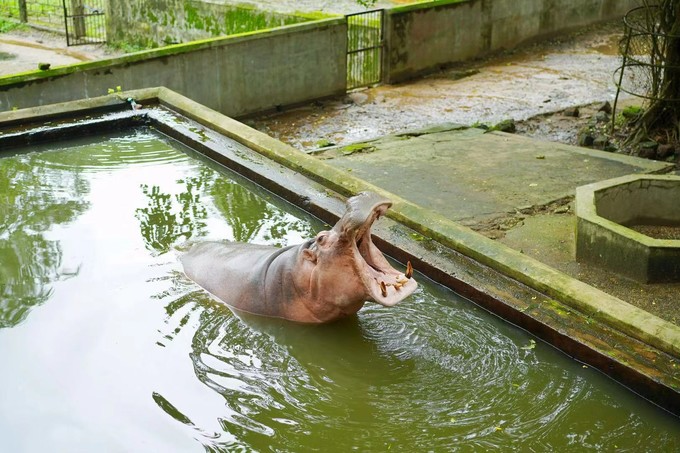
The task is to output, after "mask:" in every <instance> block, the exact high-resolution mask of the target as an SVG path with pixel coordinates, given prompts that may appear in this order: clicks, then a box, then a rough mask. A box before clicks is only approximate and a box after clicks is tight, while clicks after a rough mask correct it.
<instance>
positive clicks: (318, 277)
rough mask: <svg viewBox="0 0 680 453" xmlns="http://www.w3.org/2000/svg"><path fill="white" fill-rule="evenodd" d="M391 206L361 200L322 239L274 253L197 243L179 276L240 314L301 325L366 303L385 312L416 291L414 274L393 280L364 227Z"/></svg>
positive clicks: (373, 197) (395, 274)
mask: <svg viewBox="0 0 680 453" xmlns="http://www.w3.org/2000/svg"><path fill="white" fill-rule="evenodd" d="M391 205H392V202H391V201H390V200H389V199H386V198H384V197H382V196H379V195H377V194H375V193H372V192H362V193H360V194H358V195H356V196H354V197H352V198H350V199H348V200H347V208H346V211H345V213H344V214H343V216H342V217H341V218H340V220H339V221H338V222H337V223H336V224H335V226H333V228H332V229H331V230H329V231H322V232H320V233H318V234H317V235H316V237H314V238H312V239H308V240H307V241H305V242H303V243H302V244H299V245H293V246H288V247H284V248H277V247H273V246H265V245H254V244H244V243H238V242H202V243H198V244H195V245H193V246H192V247H191V248H190V249H189V251H188V252H187V253H185V254H184V255H183V256H181V257H180V260H181V262H182V265H183V267H184V272H185V274H186V275H187V276H188V277H189V278H190V279H191V280H193V281H194V282H196V283H197V284H198V285H200V286H201V287H203V288H204V289H205V290H206V291H208V292H209V293H211V294H212V295H213V296H215V297H216V298H217V299H219V300H221V301H223V302H224V303H226V304H227V305H228V306H230V307H232V308H235V309H237V310H240V311H244V312H248V313H252V314H256V315H263V316H270V317H277V318H284V319H288V320H291V321H297V322H302V323H325V322H330V321H334V320H337V319H340V318H345V317H348V316H351V315H353V314H355V313H356V312H358V311H359V310H360V309H361V308H362V307H363V305H364V303H365V302H367V301H372V302H377V303H378V304H381V305H384V306H387V307H390V306H394V305H395V304H397V303H398V302H400V301H401V300H403V299H404V298H406V297H407V296H409V295H410V294H412V293H413V291H415V289H416V287H417V283H416V281H415V279H413V268H412V266H411V263H410V262H408V264H407V266H406V270H405V271H404V272H399V271H398V270H396V269H395V268H393V267H392V266H391V265H390V264H389V263H388V262H387V259H385V257H384V255H383V254H382V252H381V251H380V250H379V249H378V248H377V247H376V246H375V245H374V244H373V241H372V240H371V225H372V224H373V222H374V221H376V220H377V219H378V218H379V217H380V216H382V215H383V214H385V212H386V211H387V209H388V208H389V207H390V206H391Z"/></svg>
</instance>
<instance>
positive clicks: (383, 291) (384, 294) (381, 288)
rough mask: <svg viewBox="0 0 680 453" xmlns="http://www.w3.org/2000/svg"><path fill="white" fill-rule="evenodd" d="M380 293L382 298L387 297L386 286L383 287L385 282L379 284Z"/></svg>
mask: <svg viewBox="0 0 680 453" xmlns="http://www.w3.org/2000/svg"><path fill="white" fill-rule="evenodd" d="M380 292H381V293H382V295H383V297H387V286H385V282H382V281H381V282H380Z"/></svg>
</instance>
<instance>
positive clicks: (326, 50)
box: [0, 18, 347, 116]
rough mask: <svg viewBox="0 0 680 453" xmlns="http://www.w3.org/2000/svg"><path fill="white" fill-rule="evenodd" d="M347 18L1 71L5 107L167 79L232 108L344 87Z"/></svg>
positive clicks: (238, 110)
mask: <svg viewBox="0 0 680 453" xmlns="http://www.w3.org/2000/svg"><path fill="white" fill-rule="evenodd" d="M346 47H347V27H346V23H345V21H344V18H340V19H330V20H324V21H318V22H310V23H305V24H299V25H292V26H289V27H285V28H280V29H275V30H270V31H266V32H260V33H251V34H246V35H239V36H233V37H226V38H221V39H212V40H206V41H199V42H194V43H190V44H185V45H177V46H170V47H166V48H163V49H158V50H154V51H148V52H140V53H137V54H131V55H128V56H125V57H121V58H116V59H112V60H106V61H98V62H92V63H83V64H78V65H73V66H67V67H63V68H57V69H52V70H48V71H33V72H30V73H24V74H21V75H17V76H9V77H0V111H5V110H11V109H13V108H24V107H31V106H37V105H46V104H52V103H58V102H65V101H69V100H74V99H81V98H88V97H94V96H101V95H104V94H106V93H107V90H108V89H109V88H114V89H115V87H118V86H120V87H122V89H123V90H131V89H138V88H147V87H155V86H165V87H168V88H170V89H172V90H175V91H177V92H179V93H181V94H183V95H185V96H187V97H189V98H191V99H193V100H195V101H197V102H199V103H201V104H204V105H206V106H208V107H210V108H213V109H215V110H217V111H219V112H222V113H224V114H227V115H230V116H241V115H245V114H249V113H254V112H260V111H263V110H269V109H272V108H274V107H276V106H279V105H289V104H295V103H299V102H305V101H311V100H313V99H319V98H323V97H327V96H333V95H338V94H342V93H344V92H345V85H346V80H345V79H346V72H347V69H346V57H345V51H346Z"/></svg>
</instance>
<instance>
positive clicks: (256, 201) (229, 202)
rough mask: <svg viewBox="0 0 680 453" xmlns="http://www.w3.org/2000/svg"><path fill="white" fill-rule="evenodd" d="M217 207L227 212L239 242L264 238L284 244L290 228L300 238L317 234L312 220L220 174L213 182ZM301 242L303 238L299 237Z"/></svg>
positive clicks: (262, 241)
mask: <svg viewBox="0 0 680 453" xmlns="http://www.w3.org/2000/svg"><path fill="white" fill-rule="evenodd" d="M211 193H212V196H213V202H214V203H215V207H216V208H217V209H218V210H219V212H220V213H221V214H222V215H223V216H224V219H225V220H226V221H227V223H229V225H230V226H231V228H232V232H233V240H235V241H238V242H261V243H267V244H270V245H274V246H277V247H282V246H284V245H287V240H286V238H287V237H288V235H289V234H290V233H291V232H297V233H299V237H300V238H309V237H312V236H314V234H315V232H314V231H313V229H312V227H311V225H310V224H309V222H305V221H302V220H300V219H298V218H296V217H294V216H292V215H290V214H288V213H287V212H286V211H284V210H282V209H280V208H279V207H277V206H275V205H273V204H271V203H270V202H268V201H267V200H265V199H264V198H262V197H261V196H258V195H255V193H253V192H252V190H249V189H248V188H246V187H245V186H243V185H242V184H239V183H237V182H235V181H232V180H229V179H226V178H221V179H218V180H216V181H215V182H214V185H213V186H212V191H211ZM300 242H302V241H300Z"/></svg>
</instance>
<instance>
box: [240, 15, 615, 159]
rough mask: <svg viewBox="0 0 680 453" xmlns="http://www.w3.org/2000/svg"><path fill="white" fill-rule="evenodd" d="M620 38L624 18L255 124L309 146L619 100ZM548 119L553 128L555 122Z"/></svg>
mask: <svg viewBox="0 0 680 453" xmlns="http://www.w3.org/2000/svg"><path fill="white" fill-rule="evenodd" d="M620 37H621V27H620V23H619V22H618V21H616V22H611V23H607V24H601V25H598V26H595V27H589V28H586V29H583V30H579V31H576V32H574V33H572V34H570V35H568V36H560V37H554V38H553V39H549V40H544V41H543V42H541V43H537V44H534V45H529V46H525V47H522V48H520V49H518V50H515V51H512V52H506V53H502V54H498V55H495V56H492V57H488V58H486V59H483V60H478V61H473V62H469V63H465V64H461V65H457V66H455V67H451V68H449V69H447V70H443V71H441V72H438V73H435V74H431V75H429V76H427V77H424V78H421V79H417V80H413V81H410V82H408V83H402V84H398V85H383V86H377V87H373V88H368V89H363V90H357V91H355V92H353V93H350V94H349V95H348V96H346V97H344V98H339V99H332V100H328V101H323V102H317V103H314V104H311V105H305V106H301V107H298V108H294V109H290V110H286V111H284V112H280V113H274V114H269V115H262V116H259V117H257V118H251V119H249V120H248V121H247V123H248V124H250V125H251V126H253V127H255V128H256V129H259V130H261V131H263V132H265V133H267V134H269V135H272V136H274V137H276V138H279V139H280V140H282V141H284V142H286V143H288V144H290V145H292V146H294V147H296V148H298V149H301V150H306V151H308V150H311V149H315V148H318V147H321V146H324V145H327V144H346V143H351V142H355V141H362V140H367V139H372V138H375V137H380V136H383V135H387V134H392V133H395V132H400V131H404V130H409V129H419V128H423V127H427V126H431V125H433V124H440V123H459V124H464V125H471V124H475V123H485V124H495V123H497V122H500V121H502V120H505V119H513V120H516V121H519V120H525V119H527V118H530V117H534V116H536V115H542V114H545V113H549V112H556V111H560V110H563V109H565V108H567V107H571V106H575V105H585V104H592V103H596V102H604V101H609V102H610V103H613V101H614V97H615V94H616V87H615V85H614V83H613V81H612V74H613V72H614V70H615V69H616V68H617V67H618V65H619V64H620V57H619V55H618V41H619V39H620ZM623 98H624V99H626V98H627V97H625V96H624V97H623ZM580 120H581V122H583V121H585V120H586V119H585V118H583V117H582V118H581V119H580ZM542 123H545V124H546V126H550V124H549V123H550V120H549V119H546V120H545V121H542ZM556 126H559V125H556ZM572 129H573V127H571V126H569V127H568V130H567V131H565V130H564V128H563V127H547V128H545V129H544V128H542V127H534V128H533V129H532V130H527V133H529V134H533V135H537V136H539V137H541V136H544V137H547V138H555V139H558V140H560V139H562V140H563V139H569V138H573V137H574V136H575V134H574V133H573V132H570V131H571V130H572ZM544 132H547V134H546V133H544Z"/></svg>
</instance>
